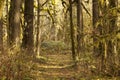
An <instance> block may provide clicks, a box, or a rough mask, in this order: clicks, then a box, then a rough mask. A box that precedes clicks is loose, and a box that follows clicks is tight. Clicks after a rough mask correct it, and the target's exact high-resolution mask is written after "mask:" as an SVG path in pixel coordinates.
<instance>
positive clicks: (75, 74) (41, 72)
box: [33, 53, 86, 80]
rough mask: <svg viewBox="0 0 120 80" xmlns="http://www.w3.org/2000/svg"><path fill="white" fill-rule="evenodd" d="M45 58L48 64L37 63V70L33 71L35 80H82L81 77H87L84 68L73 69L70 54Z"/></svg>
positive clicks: (50, 55)
mask: <svg viewBox="0 0 120 80" xmlns="http://www.w3.org/2000/svg"><path fill="white" fill-rule="evenodd" d="M43 57H46V58H47V62H46V61H44V60H43V61H36V68H35V69H34V71H33V75H34V76H36V79H35V80H80V77H84V78H85V76H86V75H85V73H84V68H82V67H81V66H78V67H77V69H76V68H74V67H73V60H72V56H71V54H70V53H68V54H59V53H57V54H44V55H43ZM81 79H82V78H81Z"/></svg>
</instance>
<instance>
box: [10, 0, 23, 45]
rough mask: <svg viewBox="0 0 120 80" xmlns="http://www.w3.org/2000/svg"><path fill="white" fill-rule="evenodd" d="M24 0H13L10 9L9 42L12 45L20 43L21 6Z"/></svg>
mask: <svg viewBox="0 0 120 80" xmlns="http://www.w3.org/2000/svg"><path fill="white" fill-rule="evenodd" d="M21 3H22V0H11V5H10V11H9V34H8V35H9V43H10V45H16V46H18V45H20V34H21V28H20V7H21Z"/></svg>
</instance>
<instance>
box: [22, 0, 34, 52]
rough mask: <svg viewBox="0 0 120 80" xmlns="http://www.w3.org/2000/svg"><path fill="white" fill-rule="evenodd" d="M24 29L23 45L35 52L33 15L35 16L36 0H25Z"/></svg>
mask: <svg viewBox="0 0 120 80" xmlns="http://www.w3.org/2000/svg"><path fill="white" fill-rule="evenodd" d="M24 1H25V3H24V7H25V8H24V25H25V27H24V29H23V30H24V31H23V40H22V42H23V43H22V46H23V47H24V49H27V51H29V53H33V52H34V49H33V48H34V36H33V17H34V0H29V1H28V0H24Z"/></svg>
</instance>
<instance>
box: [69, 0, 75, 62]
mask: <svg viewBox="0 0 120 80" xmlns="http://www.w3.org/2000/svg"><path fill="white" fill-rule="evenodd" d="M69 4H70V8H69V13H70V30H71V33H70V34H71V44H72V57H73V60H74V61H76V54H75V42H74V27H73V18H72V0H69Z"/></svg>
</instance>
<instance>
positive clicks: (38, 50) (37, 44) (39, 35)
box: [36, 0, 41, 56]
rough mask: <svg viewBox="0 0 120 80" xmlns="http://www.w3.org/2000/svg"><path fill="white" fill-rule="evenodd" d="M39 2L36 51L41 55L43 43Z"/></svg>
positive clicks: (38, 0)
mask: <svg viewBox="0 0 120 80" xmlns="http://www.w3.org/2000/svg"><path fill="white" fill-rule="evenodd" d="M37 2H38V10H37V36H36V52H37V56H40V44H41V40H40V38H41V29H40V0H37Z"/></svg>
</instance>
